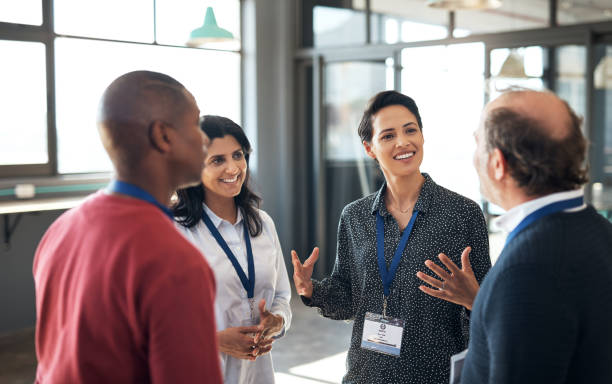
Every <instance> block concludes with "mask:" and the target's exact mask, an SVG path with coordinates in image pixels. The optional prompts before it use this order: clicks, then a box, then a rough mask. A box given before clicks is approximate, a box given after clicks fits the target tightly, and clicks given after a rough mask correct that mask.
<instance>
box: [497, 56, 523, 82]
mask: <svg viewBox="0 0 612 384" xmlns="http://www.w3.org/2000/svg"><path fill="white" fill-rule="evenodd" d="M496 77H500V78H506V79H527V78H529V76H527V74H526V73H525V61H524V59H523V55H521V54H520V53H519V52H518V51H516V50H514V49H513V50H511V51H510V53H509V54H508V57H506V60H504V63H503V64H502V66H501V68H500V70H499V73H498V74H497V76H496Z"/></svg>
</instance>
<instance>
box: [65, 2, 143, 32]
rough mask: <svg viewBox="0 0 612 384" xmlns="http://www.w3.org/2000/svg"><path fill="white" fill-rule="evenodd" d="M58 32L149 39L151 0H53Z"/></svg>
mask: <svg viewBox="0 0 612 384" xmlns="http://www.w3.org/2000/svg"><path fill="white" fill-rule="evenodd" d="M54 6H55V9H54V14H55V31H56V32H57V33H59V34H66V35H78V36H90V37H98V38H105V39H115V40H130V41H142V42H153V28H154V20H153V0H129V1H124V0H95V1H92V0H89V1H82V0H55V2H54Z"/></svg>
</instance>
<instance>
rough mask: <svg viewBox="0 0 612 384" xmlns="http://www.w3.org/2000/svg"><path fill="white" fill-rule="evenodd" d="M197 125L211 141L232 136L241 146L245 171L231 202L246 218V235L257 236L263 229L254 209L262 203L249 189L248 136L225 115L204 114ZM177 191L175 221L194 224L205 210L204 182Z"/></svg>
mask: <svg viewBox="0 0 612 384" xmlns="http://www.w3.org/2000/svg"><path fill="white" fill-rule="evenodd" d="M200 128H201V129H202V131H204V133H206V135H207V136H208V137H209V138H210V141H211V142H212V141H213V140H214V139H216V138H218V137H224V136H225V135H231V136H233V137H234V138H235V139H236V141H238V143H239V144H240V146H241V147H242V151H243V152H244V158H245V159H246V162H247V171H246V176H245V178H244V182H243V183H242V188H241V189H240V193H239V194H238V195H237V196H236V197H234V201H235V202H236V206H237V207H238V208H239V209H241V210H242V215H243V217H244V219H245V220H246V223H247V227H248V229H249V234H250V235H251V236H253V237H255V236H258V235H259V234H261V231H262V222H261V217H260V216H259V212H257V209H258V208H259V204H260V203H261V198H260V197H259V196H257V195H256V194H255V193H254V192H253V191H251V189H250V188H249V176H250V174H251V172H250V171H249V167H248V165H249V157H250V155H251V150H252V149H251V143H249V139H247V137H246V135H245V134H244V131H243V130H242V128H240V126H239V125H238V124H236V123H234V122H233V121H232V120H230V119H228V118H226V117H221V116H212V115H206V116H204V117H203V118H202V122H201V123H200ZM176 194H177V195H178V202H177V203H176V204H175V205H174V207H173V208H172V210H173V212H174V215H175V216H176V217H177V218H179V219H177V221H178V223H179V224H181V225H182V226H184V227H187V228H191V227H193V226H195V225H196V224H197V223H198V222H200V220H201V219H202V211H203V210H204V207H203V206H202V204H203V203H204V196H205V191H204V185H203V183H200V184H199V185H197V186H195V187H189V188H183V189H179V190H178V191H176Z"/></svg>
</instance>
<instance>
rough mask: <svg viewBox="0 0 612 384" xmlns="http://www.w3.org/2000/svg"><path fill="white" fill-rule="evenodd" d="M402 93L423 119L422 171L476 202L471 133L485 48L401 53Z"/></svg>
mask: <svg viewBox="0 0 612 384" xmlns="http://www.w3.org/2000/svg"><path fill="white" fill-rule="evenodd" d="M431 79H436V81H435V82H432V81H431ZM402 93H405V94H406V95H408V96H410V97H412V98H414V100H415V102H416V103H417V105H418V107H419V112H420V113H421V117H422V120H423V136H424V137H425V147H424V150H425V157H424V160H423V165H422V167H421V170H422V171H423V172H428V173H429V174H430V175H431V177H432V178H433V179H434V180H435V181H436V182H437V183H439V184H440V185H442V186H444V187H446V188H449V189H451V190H454V191H456V192H458V193H460V194H462V195H464V196H467V197H469V198H471V199H473V200H475V201H480V190H479V182H478V176H477V174H476V171H475V170H474V167H473V165H472V155H473V153H474V148H475V144H474V137H473V132H474V131H475V130H476V128H477V127H478V122H479V119H480V113H481V111H482V108H483V105H484V45H483V44H482V43H474V44H460V45H451V46H434V47H424V48H407V49H404V50H402Z"/></svg>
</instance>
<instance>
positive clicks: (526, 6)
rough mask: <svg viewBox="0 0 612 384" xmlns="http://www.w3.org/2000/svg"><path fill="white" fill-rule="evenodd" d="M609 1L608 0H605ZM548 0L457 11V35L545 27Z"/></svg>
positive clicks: (524, 0)
mask: <svg viewBox="0 0 612 384" xmlns="http://www.w3.org/2000/svg"><path fill="white" fill-rule="evenodd" d="M605 1H607V0H605ZM548 3H549V1H548V0H504V1H503V2H502V6H501V7H499V8H497V9H484V10H474V11H466V10H459V11H457V12H456V25H457V28H458V29H455V32H454V35H455V37H461V36H466V35H473V34H481V33H492V32H502V31H514V30H524V29H534V28H545V27H547V26H548V24H549V20H548V7H549V4H548Z"/></svg>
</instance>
